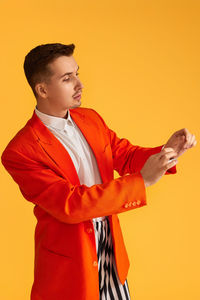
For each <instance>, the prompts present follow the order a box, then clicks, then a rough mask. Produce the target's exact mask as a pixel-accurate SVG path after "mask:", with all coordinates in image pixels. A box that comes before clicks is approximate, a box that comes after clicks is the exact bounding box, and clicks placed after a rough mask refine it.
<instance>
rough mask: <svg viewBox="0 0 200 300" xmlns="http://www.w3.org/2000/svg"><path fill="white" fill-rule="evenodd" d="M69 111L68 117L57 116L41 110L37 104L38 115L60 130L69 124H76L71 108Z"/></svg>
mask: <svg viewBox="0 0 200 300" xmlns="http://www.w3.org/2000/svg"><path fill="white" fill-rule="evenodd" d="M67 112H68V114H67V118H61V117H55V116H51V115H48V114H45V113H43V112H41V111H39V110H38V109H37V105H36V106H35V113H36V115H37V116H38V117H39V118H40V120H41V121H42V122H43V123H44V124H45V125H46V126H50V127H53V128H56V129H60V130H63V129H66V127H67V126H68V125H72V126H74V124H73V121H72V119H71V116H70V112H69V110H68V111H67Z"/></svg>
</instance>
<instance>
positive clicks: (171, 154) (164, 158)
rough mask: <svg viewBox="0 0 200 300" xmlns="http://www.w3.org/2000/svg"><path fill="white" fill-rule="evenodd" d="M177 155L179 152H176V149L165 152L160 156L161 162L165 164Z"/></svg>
mask: <svg viewBox="0 0 200 300" xmlns="http://www.w3.org/2000/svg"><path fill="white" fill-rule="evenodd" d="M176 155H177V152H175V151H171V152H167V153H165V154H164V155H163V156H162V157H161V158H160V160H161V163H162V164H163V165H165V164H166V163H167V162H168V161H171V160H172V159H174V157H176Z"/></svg>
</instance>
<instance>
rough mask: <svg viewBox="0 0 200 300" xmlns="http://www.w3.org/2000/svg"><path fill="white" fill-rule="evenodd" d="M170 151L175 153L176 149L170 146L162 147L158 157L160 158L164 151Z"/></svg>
mask: <svg viewBox="0 0 200 300" xmlns="http://www.w3.org/2000/svg"><path fill="white" fill-rule="evenodd" d="M171 152H174V153H176V151H175V150H174V149H173V148H171V147H167V148H164V149H163V150H161V151H160V153H159V158H161V157H162V156H163V155H165V154H166V153H171Z"/></svg>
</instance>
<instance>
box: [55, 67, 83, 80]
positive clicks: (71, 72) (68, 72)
mask: <svg viewBox="0 0 200 300" xmlns="http://www.w3.org/2000/svg"><path fill="white" fill-rule="evenodd" d="M78 69H79V66H78V68H77V70H76V72H77V71H78ZM72 73H73V72H68V73H65V74H63V75H61V76H60V78H62V77H64V76H65V75H70V74H72Z"/></svg>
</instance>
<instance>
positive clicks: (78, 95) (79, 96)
mask: <svg viewBox="0 0 200 300" xmlns="http://www.w3.org/2000/svg"><path fill="white" fill-rule="evenodd" d="M81 94H82V93H81V92H79V93H77V94H75V95H74V96H72V97H73V98H74V99H78V100H79V99H80V98H81Z"/></svg>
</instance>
